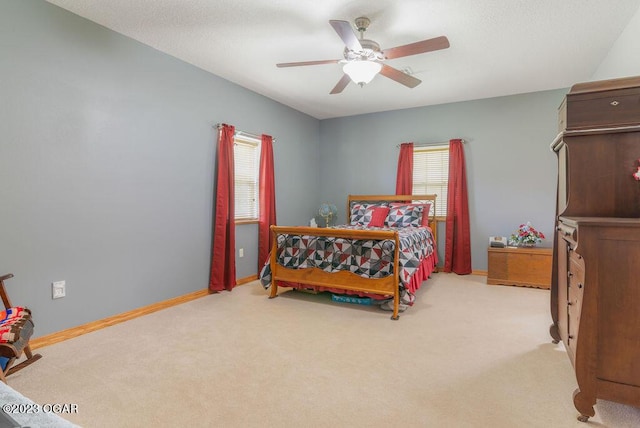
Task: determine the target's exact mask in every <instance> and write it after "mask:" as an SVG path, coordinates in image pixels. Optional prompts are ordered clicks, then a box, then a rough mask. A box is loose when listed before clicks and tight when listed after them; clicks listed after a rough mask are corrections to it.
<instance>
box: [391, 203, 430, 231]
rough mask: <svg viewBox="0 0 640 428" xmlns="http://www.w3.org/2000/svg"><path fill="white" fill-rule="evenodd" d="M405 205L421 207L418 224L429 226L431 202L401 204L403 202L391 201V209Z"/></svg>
mask: <svg viewBox="0 0 640 428" xmlns="http://www.w3.org/2000/svg"><path fill="white" fill-rule="evenodd" d="M407 205H410V206H421V207H423V209H422V220H421V221H420V225H421V226H425V227H428V226H429V213H430V212H431V203H429V202H423V203H413V204H403V203H400V202H392V203H391V209H393V208H398V207H402V206H407Z"/></svg>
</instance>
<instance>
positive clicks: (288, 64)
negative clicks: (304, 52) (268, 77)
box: [276, 59, 340, 68]
mask: <svg viewBox="0 0 640 428" xmlns="http://www.w3.org/2000/svg"><path fill="white" fill-rule="evenodd" d="M338 62H340V60H339V59H326V60H321V61H303V62H282V63H280V64H276V67H279V68H282V67H299V66H301V65H320V64H337V63H338Z"/></svg>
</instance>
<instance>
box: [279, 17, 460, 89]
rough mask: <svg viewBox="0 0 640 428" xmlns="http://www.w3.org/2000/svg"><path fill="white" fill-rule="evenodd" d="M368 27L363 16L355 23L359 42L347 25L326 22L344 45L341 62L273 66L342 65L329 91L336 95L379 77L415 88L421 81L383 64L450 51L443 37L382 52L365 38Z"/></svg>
mask: <svg viewBox="0 0 640 428" xmlns="http://www.w3.org/2000/svg"><path fill="white" fill-rule="evenodd" d="M370 23H371V21H370V20H369V18H367V17H364V16H362V17H360V18H356V19H355V24H356V28H357V30H358V31H359V32H360V38H359V39H358V35H357V34H356V33H355V32H354V31H353V28H352V27H351V24H349V22H347V21H338V20H330V21H329V24H331V26H332V27H333V29H334V30H335V31H336V33H338V36H340V38H341V39H342V41H343V42H344V44H345V48H344V52H343V56H344V59H329V60H320V61H303V62H285V63H280V64H276V66H277V67H299V66H304V65H319V64H337V63H339V64H344V65H343V67H342V69H343V71H344V75H343V76H342V78H341V79H340V81H339V82H338V84H337V85H336V86H335V87H334V88H333V89H332V90H331V92H330V93H331V94H339V93H340V92H342V91H343V90H344V88H346V87H347V85H348V84H349V82H350V81H352V80H353V82H355V83H357V84H358V85H360V86H364V85H365V84H366V83H369V82H370V81H371V80H372V79H373V78H374V77H375V76H376V74H378V73H380V74H382V75H383V76H385V77H388V78H389V79H391V80H395V81H396V82H398V83H401V84H403V85H404V86H407V87H409V88H415V87H416V86H418V85H419V84H420V83H421V82H422V81H421V80H420V79H417V78H415V77H413V76H411V75H410V74H408V73H405V72H404V71H400V70H398V69H396V68H393V67H390V66H388V65H387V64H383V63H382V61H385V60H388V59H395V58H402V57H405V56H410V55H417V54H421V53H426V52H431V51H437V50H440V49H446V48H448V47H449V40H448V39H447V38H446V37H445V36H440V37H436V38H433V39H427V40H422V41H420V42H415V43H410V44H408V45H402V46H396V47H395V48H390V49H384V50H381V49H380V45H378V43H376V42H374V41H373V40H368V39H365V38H364V32H365V31H367V28H368V27H369V24H370Z"/></svg>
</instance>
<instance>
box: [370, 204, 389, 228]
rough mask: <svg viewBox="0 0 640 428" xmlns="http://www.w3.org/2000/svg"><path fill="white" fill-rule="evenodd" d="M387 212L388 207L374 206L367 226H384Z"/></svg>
mask: <svg viewBox="0 0 640 428" xmlns="http://www.w3.org/2000/svg"><path fill="white" fill-rule="evenodd" d="M387 214H389V207H376V208H374V209H373V212H372V213H371V221H370V222H369V224H368V225H367V226H370V227H382V226H384V220H385V219H386V218H387Z"/></svg>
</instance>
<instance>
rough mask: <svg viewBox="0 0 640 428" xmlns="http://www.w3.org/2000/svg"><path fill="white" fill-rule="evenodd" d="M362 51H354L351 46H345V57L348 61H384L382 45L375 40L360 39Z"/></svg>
mask: <svg viewBox="0 0 640 428" xmlns="http://www.w3.org/2000/svg"><path fill="white" fill-rule="evenodd" d="M359 41H360V45H361V46H362V50H361V51H353V50H351V49H349V48H344V59H346V60H347V61H354V60H369V61H382V60H383V59H384V56H383V55H382V52H381V50H380V45H379V44H378V43H376V42H374V41H373V40H368V39H360V40H359Z"/></svg>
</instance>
